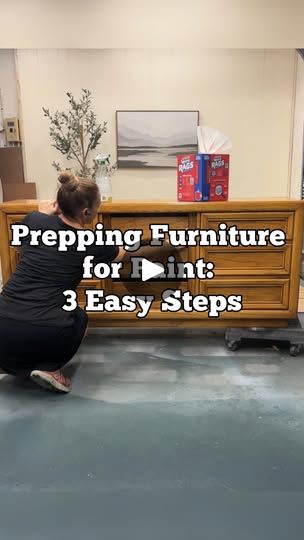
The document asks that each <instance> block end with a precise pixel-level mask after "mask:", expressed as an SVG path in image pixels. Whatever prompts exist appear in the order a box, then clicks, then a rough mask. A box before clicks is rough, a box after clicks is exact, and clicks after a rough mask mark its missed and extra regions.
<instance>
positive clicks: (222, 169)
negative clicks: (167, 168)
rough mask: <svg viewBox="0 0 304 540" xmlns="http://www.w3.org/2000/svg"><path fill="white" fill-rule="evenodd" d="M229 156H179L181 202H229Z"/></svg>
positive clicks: (178, 195) (179, 197) (178, 190)
mask: <svg viewBox="0 0 304 540" xmlns="http://www.w3.org/2000/svg"><path fill="white" fill-rule="evenodd" d="M228 187H229V154H187V155H183V156H177V198H178V200H179V201H188V202H189V201H191V202H194V201H197V202H202V201H227V200H228Z"/></svg>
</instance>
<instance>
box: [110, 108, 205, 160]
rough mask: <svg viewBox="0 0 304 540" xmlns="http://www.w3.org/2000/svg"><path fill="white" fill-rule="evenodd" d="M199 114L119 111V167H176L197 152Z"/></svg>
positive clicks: (117, 116) (190, 112) (195, 112)
mask: <svg viewBox="0 0 304 540" xmlns="http://www.w3.org/2000/svg"><path fill="white" fill-rule="evenodd" d="M198 125H199V112H198V111H116V130H117V131H116V133H117V165H118V167H119V168H129V169H134V168H148V167H174V168H175V167H176V156H177V155H178V154H188V153H194V154H195V153H197V126H198Z"/></svg>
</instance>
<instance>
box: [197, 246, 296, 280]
mask: <svg viewBox="0 0 304 540" xmlns="http://www.w3.org/2000/svg"><path fill="white" fill-rule="evenodd" d="M291 252H292V246H291V245H285V246H283V247H282V248H268V247H260V248H242V247H237V248H229V247H228V248H224V247H210V248H209V247H207V248H205V249H204V250H203V249H201V250H200V257H201V258H204V259H205V261H206V262H212V263H213V264H214V274H215V277H216V276H224V275H227V276H228V275H230V276H247V275H248V276H250V275H252V276H265V275H269V276H273V275H278V276H280V275H282V276H288V275H289V273H290V268H291Z"/></svg>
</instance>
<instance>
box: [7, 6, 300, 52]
mask: <svg viewBox="0 0 304 540" xmlns="http://www.w3.org/2000/svg"><path fill="white" fill-rule="evenodd" d="M0 14H1V15H0V17H1V32H0V47H14V48H20V49H21V48H35V47H38V48H43V47H57V48H73V47H79V48H81V47H90V48H92V47H94V48H126V47H153V48H156V49H157V48H159V47H170V48H172V47H195V48H198V47H209V48H212V47H225V48H240V47H242V48H255V47H258V48H277V47H280V48H295V47H301V44H303V20H304V2H303V0H190V2H185V1H184V0H86V1H85V2H84V1H83V0H70V1H68V0H65V1H62V0H26V1H25V0H0Z"/></svg>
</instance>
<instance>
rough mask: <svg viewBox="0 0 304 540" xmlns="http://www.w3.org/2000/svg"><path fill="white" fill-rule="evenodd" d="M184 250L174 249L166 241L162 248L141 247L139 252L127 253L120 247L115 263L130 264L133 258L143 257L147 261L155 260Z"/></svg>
mask: <svg viewBox="0 0 304 540" xmlns="http://www.w3.org/2000/svg"><path fill="white" fill-rule="evenodd" d="M180 249H183V247H182V248H180V247H178V248H176V247H173V246H171V244H170V243H169V242H168V241H167V240H165V241H164V243H163V245H162V246H150V245H148V246H141V247H140V248H139V249H138V250H137V251H126V250H125V249H124V248H122V247H120V248H119V252H118V255H117V257H116V259H115V260H114V262H126V263H127V262H129V261H130V260H131V257H142V258H145V259H149V260H150V259H153V258H154V257H158V256H165V255H167V254H168V255H169V253H172V252H173V251H180Z"/></svg>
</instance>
